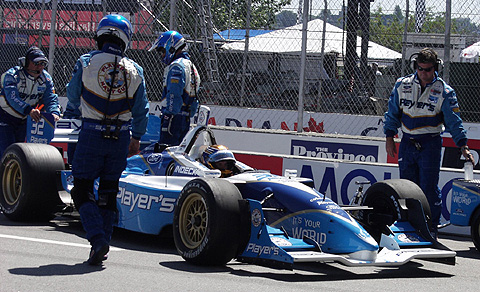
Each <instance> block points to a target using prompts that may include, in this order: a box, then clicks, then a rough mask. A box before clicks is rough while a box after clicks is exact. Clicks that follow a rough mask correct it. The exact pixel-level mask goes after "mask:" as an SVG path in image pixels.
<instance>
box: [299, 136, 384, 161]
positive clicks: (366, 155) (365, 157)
mask: <svg viewBox="0 0 480 292" xmlns="http://www.w3.org/2000/svg"><path fill="white" fill-rule="evenodd" d="M290 154H291V155H296V156H306V157H320V158H328V159H340V160H346V161H366V162H377V161H378V146H374V145H358V144H347V143H330V142H314V141H302V140H292V144H291V148H290Z"/></svg>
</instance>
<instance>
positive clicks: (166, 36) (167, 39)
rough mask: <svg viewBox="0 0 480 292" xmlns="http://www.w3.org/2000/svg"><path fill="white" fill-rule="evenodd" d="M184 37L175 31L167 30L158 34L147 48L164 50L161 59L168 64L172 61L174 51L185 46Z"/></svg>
mask: <svg viewBox="0 0 480 292" xmlns="http://www.w3.org/2000/svg"><path fill="white" fill-rule="evenodd" d="M185 45H186V43H185V38H184V37H183V36H182V35H181V34H180V33H179V32H177V31H174V30H169V31H166V32H164V33H162V34H161V35H159V36H158V38H157V40H156V41H155V42H154V43H153V45H152V47H151V48H150V49H149V50H148V51H149V52H151V51H153V50H160V51H163V50H165V56H164V57H163V59H162V61H163V63H165V64H167V65H168V64H170V63H171V62H172V61H173V57H174V56H175V53H176V52H177V51H178V50H179V49H182V48H183V47H185Z"/></svg>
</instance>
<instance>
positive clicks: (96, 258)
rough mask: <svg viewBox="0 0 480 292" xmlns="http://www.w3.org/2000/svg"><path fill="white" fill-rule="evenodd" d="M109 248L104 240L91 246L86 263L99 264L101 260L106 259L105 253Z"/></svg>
mask: <svg viewBox="0 0 480 292" xmlns="http://www.w3.org/2000/svg"><path fill="white" fill-rule="evenodd" d="M109 250H110V247H109V246H108V243H106V242H104V243H102V244H98V245H96V246H95V247H92V249H91V250H90V257H89V258H88V260H87V263H88V264H89V265H92V266H97V265H100V264H101V263H102V261H104V260H106V259H107V257H108V255H107V254H108V251H109Z"/></svg>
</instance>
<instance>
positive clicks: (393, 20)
mask: <svg viewBox="0 0 480 292" xmlns="http://www.w3.org/2000/svg"><path fill="white" fill-rule="evenodd" d="M445 19H446V17H445V12H433V8H428V9H427V12H426V17H425V22H424V23H423V26H422V30H421V32H422V33H435V34H444V33H445ZM404 29H405V17H404V14H403V13H402V11H401V9H400V7H398V6H396V7H395V11H394V13H393V14H385V13H383V11H382V8H381V7H378V8H377V10H375V12H373V13H372V14H371V19H370V40H371V41H373V42H376V43H378V44H380V45H382V46H385V47H387V48H390V49H392V50H395V51H397V52H401V50H402V39H403V32H404ZM414 31H415V18H414V13H413V12H412V13H410V16H409V18H408V28H407V32H414ZM479 31H480V29H479V27H478V25H476V24H474V23H472V22H471V21H470V19H465V18H459V19H452V28H451V33H452V34H462V35H472V34H473V35H478V34H479Z"/></svg>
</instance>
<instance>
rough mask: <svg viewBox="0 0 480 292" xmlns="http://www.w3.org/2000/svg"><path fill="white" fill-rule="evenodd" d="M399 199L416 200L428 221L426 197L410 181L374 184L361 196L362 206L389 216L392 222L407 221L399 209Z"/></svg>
mask: <svg viewBox="0 0 480 292" xmlns="http://www.w3.org/2000/svg"><path fill="white" fill-rule="evenodd" d="M400 199H416V200H419V201H420V204H421V205H422V208H423V212H424V214H425V216H426V217H427V220H428V221H430V219H431V218H432V212H431V211H430V205H429V204H428V200H427V197H425V194H424V193H423V191H422V189H421V188H420V187H419V186H418V185H417V184H415V183H414V182H412V181H409V180H406V179H390V180H384V181H379V182H376V183H374V184H373V185H372V186H370V187H369V188H368V189H367V191H366V192H365V195H364V196H363V203H362V205H364V206H369V207H373V208H374V210H375V211H377V212H380V213H383V214H390V215H392V216H393V221H405V220H407V218H404V217H406V216H405V214H403V212H402V210H401V207H400V202H399V200H400Z"/></svg>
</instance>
